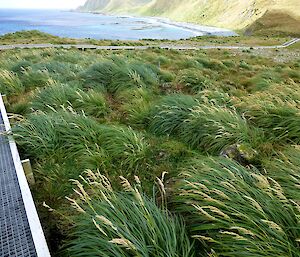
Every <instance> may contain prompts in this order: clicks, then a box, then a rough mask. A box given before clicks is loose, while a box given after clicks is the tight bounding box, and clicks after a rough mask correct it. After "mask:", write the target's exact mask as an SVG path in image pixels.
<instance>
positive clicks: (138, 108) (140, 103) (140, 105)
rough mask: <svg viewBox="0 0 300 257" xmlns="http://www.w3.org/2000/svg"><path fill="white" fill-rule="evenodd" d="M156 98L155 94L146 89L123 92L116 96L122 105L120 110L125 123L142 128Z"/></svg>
mask: <svg viewBox="0 0 300 257" xmlns="http://www.w3.org/2000/svg"><path fill="white" fill-rule="evenodd" d="M156 98H157V96H156V95H155V93H154V92H153V91H151V90H149V89H146V88H137V89H129V90H124V91H123V92H121V93H120V94H118V95H117V99H118V101H120V102H121V103H122V106H121V108H120V109H121V110H122V112H124V117H123V118H124V119H125V122H126V123H129V124H131V125H134V126H138V127H143V126H144V125H145V124H146V123H147V119H148V117H149V113H150V111H151V110H152V106H153V104H154V102H156V100H157V99H156Z"/></svg>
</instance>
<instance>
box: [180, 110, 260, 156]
mask: <svg viewBox="0 0 300 257" xmlns="http://www.w3.org/2000/svg"><path fill="white" fill-rule="evenodd" d="M179 137H180V138H181V139H182V140H183V141H184V142H186V143H188V144H189V145H191V146H192V147H194V148H201V149H204V150H205V151H208V152H211V153H215V154H218V153H220V151H221V150H222V149H223V148H224V147H227V146H230V145H233V144H242V143H245V144H249V145H251V146H253V147H254V148H255V147H258V146H259V144H260V143H261V142H263V141H264V135H263V132H262V131H261V130H259V129H256V128H254V127H251V126H249V124H248V123H247V121H246V119H244V118H243V117H241V116H240V115H239V114H238V113H237V112H236V110H235V109H233V108H227V107H222V106H215V105H212V104H199V105H198V106H196V107H194V108H193V109H192V111H191V113H190V114H189V116H188V117H187V119H186V120H185V121H184V122H183V124H182V126H181V130H180V132H179Z"/></svg>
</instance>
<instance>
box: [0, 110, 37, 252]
mask: <svg viewBox="0 0 300 257" xmlns="http://www.w3.org/2000/svg"><path fill="white" fill-rule="evenodd" d="M0 124H1V125H0V126H1V127H0V133H1V132H5V128H4V122H3V118H2V114H1V113H0ZM0 228H1V230H0V231H1V235H0V245H1V248H0V256H1V257H11V256H33V257H35V256H37V255H36V251H35V247H34V243H33V238H32V235H31V231H30V227H29V223H28V219H27V215H26V210H25V206H24V203H23V199H22V194H21V190H20V187H19V183H18V177H17V173H16V169H15V166H14V162H13V158H12V153H11V150H10V145H9V142H8V141H7V139H6V137H4V136H3V135H0Z"/></svg>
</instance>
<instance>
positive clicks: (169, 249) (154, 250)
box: [66, 171, 195, 257]
mask: <svg viewBox="0 0 300 257" xmlns="http://www.w3.org/2000/svg"><path fill="white" fill-rule="evenodd" d="M87 175H88V177H87V179H84V180H83V182H82V183H83V184H81V183H80V182H78V181H75V184H76V185H77V190H76V191H77V194H78V200H73V199H70V201H71V204H72V205H73V206H74V207H75V209H76V210H77V212H78V214H80V215H77V217H76V218H75V222H76V223H75V226H74V227H73V229H72V233H71V236H72V237H73V238H74V239H73V241H72V243H71V244H70V245H67V250H66V253H67V256H91V255H92V256H101V257H102V256H107V257H109V256H111V257H115V256H120V257H121V256H128V257H129V256H157V257H163V256H170V257H192V256H195V255H194V250H193V248H192V244H191V242H190V241H189V239H188V237H187V234H186V232H185V227H184V224H183V222H182V220H181V219H179V218H177V217H176V216H174V215H172V214H170V213H169V212H168V210H167V209H166V208H165V207H164V206H161V207H158V206H157V205H156V203H155V200H154V199H153V198H149V197H147V196H146V195H144V194H143V192H142V191H141V184H140V181H139V179H138V178H137V177H136V185H134V186H132V185H131V184H130V183H129V182H128V181H127V180H126V179H124V178H121V179H122V186H123V190H122V191H114V189H113V188H112V186H111V184H110V182H109V180H108V179H107V178H106V177H104V176H102V175H101V174H99V173H93V172H91V171H88V172H87Z"/></svg>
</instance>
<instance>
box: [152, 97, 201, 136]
mask: <svg viewBox="0 0 300 257" xmlns="http://www.w3.org/2000/svg"><path fill="white" fill-rule="evenodd" d="M198 103H199V102H198V100H197V99H196V98H195V97H192V96H189V95H183V94H174V95H169V96H165V97H163V98H162V99H161V100H160V102H159V103H158V104H157V105H156V106H155V107H154V108H153V111H152V115H150V118H149V121H150V123H149V130H150V132H152V133H155V134H157V135H174V134H178V133H179V131H180V129H181V126H182V124H183V123H184V121H185V120H186V119H187V118H188V115H189V114H190V113H191V110H192V108H193V107H195V106H196V105H197V104H198Z"/></svg>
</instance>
